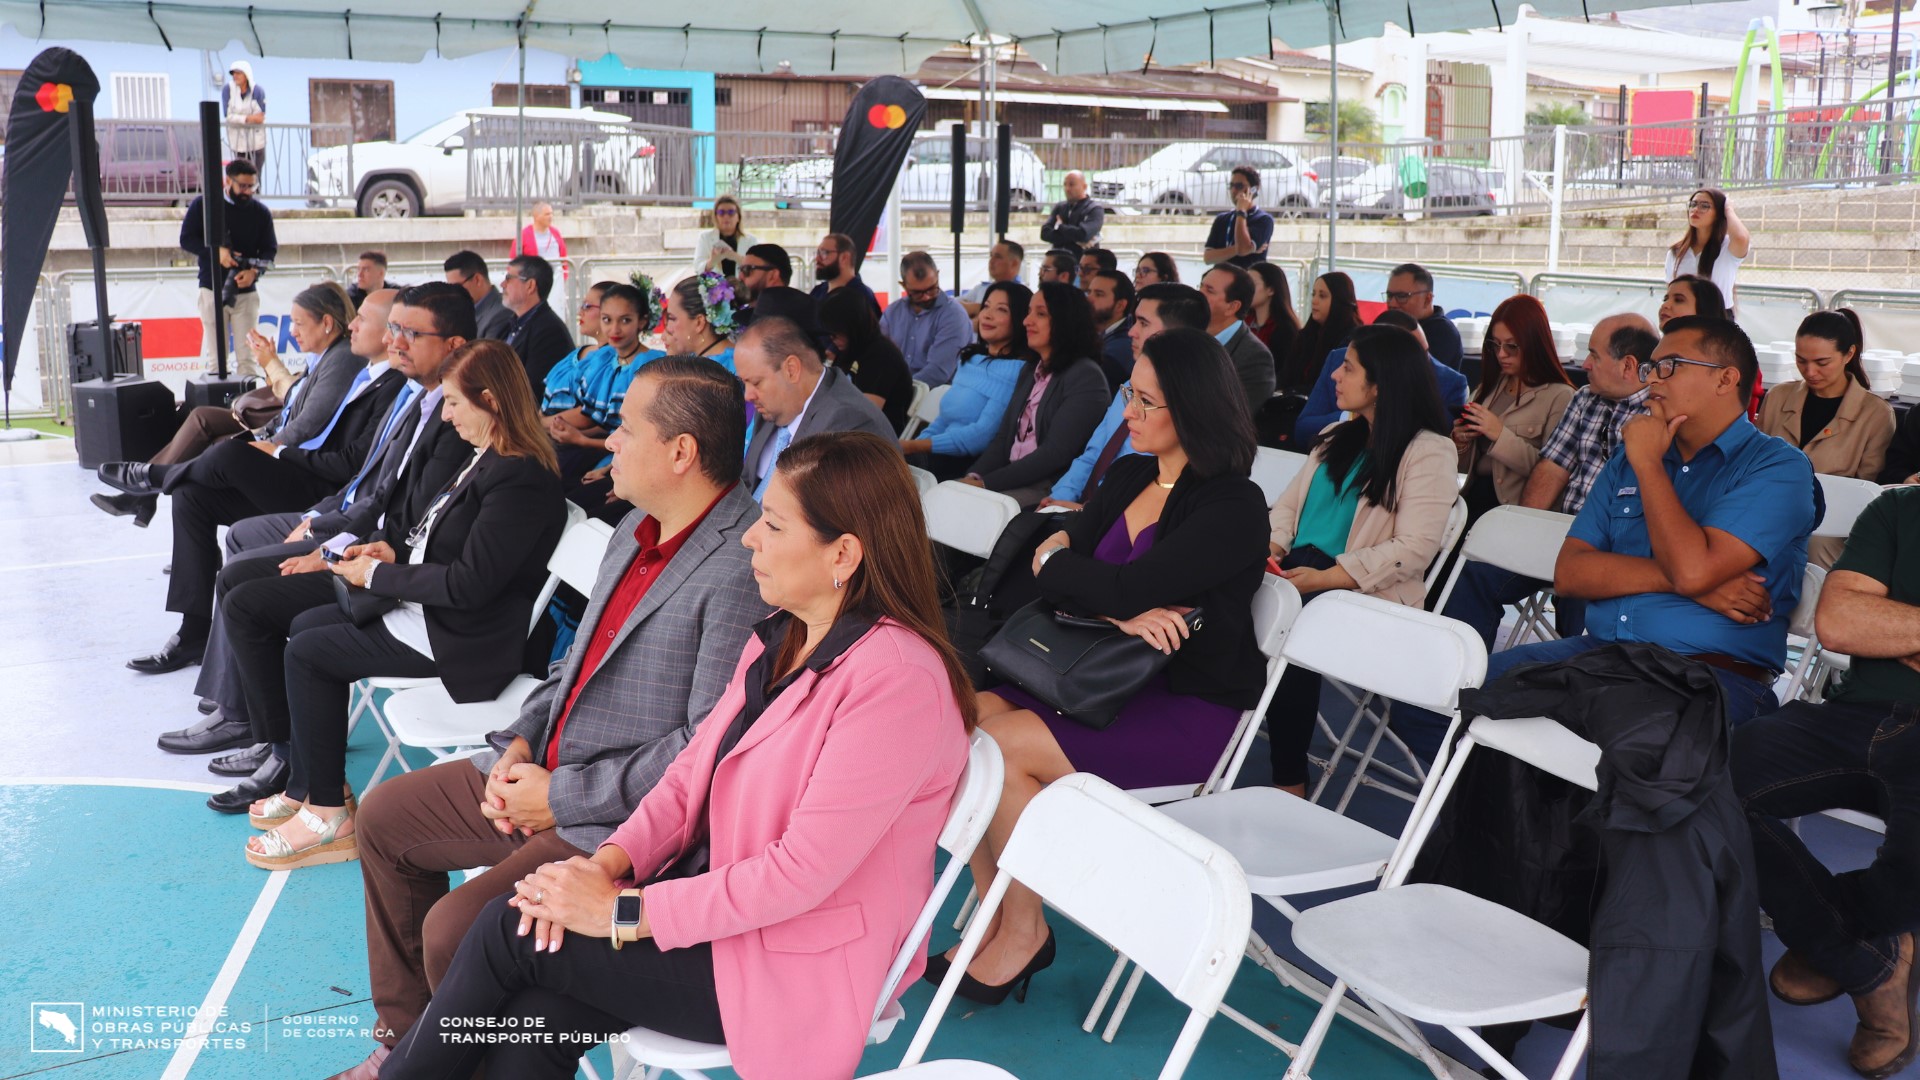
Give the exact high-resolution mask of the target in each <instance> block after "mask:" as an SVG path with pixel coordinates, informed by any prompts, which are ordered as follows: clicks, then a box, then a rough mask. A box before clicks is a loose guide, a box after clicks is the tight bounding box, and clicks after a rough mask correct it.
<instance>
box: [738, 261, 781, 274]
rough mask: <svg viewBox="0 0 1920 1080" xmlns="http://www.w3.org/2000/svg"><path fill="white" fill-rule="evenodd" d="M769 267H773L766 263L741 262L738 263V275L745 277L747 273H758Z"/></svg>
mask: <svg viewBox="0 0 1920 1080" xmlns="http://www.w3.org/2000/svg"><path fill="white" fill-rule="evenodd" d="M771 269H773V267H772V266H770V265H768V264H767V263H750V262H743V263H741V264H740V276H741V277H746V276H747V275H748V274H758V273H760V272H762V271H765V270H771Z"/></svg>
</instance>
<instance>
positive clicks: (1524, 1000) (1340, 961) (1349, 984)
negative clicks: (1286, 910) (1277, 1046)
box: [1286, 716, 1600, 1080]
mask: <svg viewBox="0 0 1920 1080" xmlns="http://www.w3.org/2000/svg"><path fill="white" fill-rule="evenodd" d="M1476 746H1485V747H1489V748H1491V749H1495V750H1500V751H1503V752H1505V753H1507V754H1510V755H1512V756H1514V757H1516V758H1519V759H1520V760H1522V761H1525V762H1527V763H1529V764H1531V765H1533V766H1535V767H1536V768H1539V769H1542V770H1544V771H1546V772H1549V773H1551V774H1553V775H1554V776H1557V777H1559V778H1561V779H1562V780H1565V781H1567V782H1568V783H1573V784H1578V785H1580V786H1582V787H1585V788H1587V789H1589V790H1592V789H1593V788H1595V787H1596V786H1597V785H1598V781H1597V779H1596V776H1595V769H1596V767H1597V766H1598V764H1599V761H1600V749H1599V747H1597V746H1595V745H1594V744H1593V743H1590V742H1588V741H1587V740H1585V739H1582V738H1580V737H1579V736H1578V735H1575V734H1573V733H1572V732H1571V731H1568V730H1567V729H1566V728H1564V727H1562V726H1561V725H1560V724H1559V723H1557V722H1555V721H1553V720H1549V719H1546V718H1543V717H1531V718H1526V719H1514V720H1490V719H1488V718H1487V717H1484V716H1482V717H1476V718H1475V719H1474V720H1473V722H1472V723H1470V724H1468V725H1467V726H1466V731H1465V732H1464V733H1463V734H1462V735H1461V737H1460V740H1459V742H1458V743H1457V744H1456V745H1455V747H1454V749H1453V750H1452V752H1451V753H1450V754H1449V755H1448V756H1447V758H1446V762H1445V764H1444V765H1443V766H1442V767H1441V768H1440V769H1439V770H1438V771H1437V774H1436V776H1437V782H1436V783H1434V784H1432V785H1430V786H1429V788H1428V789H1427V790H1424V791H1423V792H1422V793H1421V798H1420V802H1419V803H1417V804H1416V805H1415V808H1414V814H1413V819H1412V820H1411V821H1409V822H1408V827H1407V831H1406V833H1405V834H1404V835H1403V836H1402V837H1401V839H1400V842H1399V844H1398V845H1397V846H1396V847H1395V849H1394V852H1393V856H1392V858H1391V859H1390V860H1389V861H1388V863H1387V870H1386V877H1385V879H1384V880H1383V881H1382V882H1381V885H1380V888H1378V889H1376V890H1374V891H1372V892H1366V893H1361V894H1359V895H1358V896H1350V897H1345V898H1343V899H1339V900H1334V901H1330V902H1328V903H1325V904H1321V905H1319V906H1318V907H1312V908H1308V909H1307V910H1305V911H1303V912H1301V913H1300V914H1299V915H1297V916H1296V917H1295V918H1294V921H1293V943H1294V946H1295V947H1296V948H1298V949H1299V950H1300V951H1301V952H1302V953H1305V954H1306V955H1307V957H1308V958H1309V959H1311V960H1312V961H1313V962H1314V963H1316V964H1319V965H1320V966H1321V967H1323V968H1325V969H1327V970H1328V971H1329V972H1332V973H1333V976H1334V983H1333V987H1332V989H1331V992H1330V993H1329V994H1328V996H1327V999H1326V1000H1325V1001H1324V1002H1323V1003H1322V1004H1321V1007H1320V1013H1319V1015H1318V1016H1316V1017H1314V1020H1313V1024H1312V1025H1311V1026H1310V1027H1309V1028H1308V1029H1307V1035H1306V1038H1304V1039H1302V1040H1301V1042H1300V1052H1299V1053H1298V1054H1297V1055H1295V1056H1294V1059H1293V1064H1292V1065H1291V1066H1290V1067H1288V1069H1287V1073H1286V1076H1287V1080H1308V1077H1309V1074H1310V1070H1311V1069H1312V1068H1313V1063H1314V1057H1315V1056H1316V1055H1317V1054H1318V1052H1319V1050H1320V1046H1321V1044H1322V1043H1323V1042H1324V1041H1325V1040H1326V1037H1327V1030H1328V1028H1330V1027H1331V1026H1332V1024H1333V1017H1334V1014H1335V1013H1336V1012H1337V1011H1339V1009H1340V1006H1341V1001H1342V999H1343V998H1344V996H1345V994H1346V992H1347V991H1348V990H1351V991H1353V993H1354V995H1355V996H1356V997H1358V998H1359V999H1360V1001H1361V1002H1362V1003H1364V1004H1365V1005H1366V1006H1367V1007H1368V1008H1369V1009H1370V1010H1372V1012H1373V1014H1374V1015H1375V1016H1378V1017H1379V1018H1380V1019H1381V1020H1382V1021H1383V1022H1384V1023H1386V1024H1387V1026H1388V1027H1390V1028H1392V1029H1393V1030H1394V1031H1395V1032H1396V1033H1397V1034H1398V1035H1399V1036H1400V1041H1401V1042H1402V1043H1403V1044H1404V1045H1405V1046H1407V1047H1409V1048H1411V1049H1412V1050H1413V1052H1414V1055H1415V1056H1416V1057H1418V1058H1419V1059H1420V1060H1421V1061H1422V1062H1423V1063H1424V1064H1425V1065H1426V1066H1427V1068H1428V1069H1429V1070H1431V1071H1432V1072H1433V1075H1434V1076H1435V1077H1437V1078H1439V1080H1450V1077H1451V1076H1452V1075H1453V1074H1452V1073H1450V1072H1449V1071H1448V1070H1447V1069H1446V1067H1445V1066H1444V1064H1443V1063H1442V1062H1441V1061H1440V1058H1439V1055H1438V1054H1436V1053H1435V1052H1434V1050H1433V1048H1432V1046H1430V1045H1429V1044H1428V1043H1427V1041H1426V1039H1425V1037H1424V1036H1422V1035H1421V1034H1420V1032H1419V1029H1417V1028H1416V1027H1415V1026H1414V1022H1415V1021H1418V1022H1422V1023H1428V1024H1434V1025H1437V1026H1439V1027H1443V1028H1445V1029H1446V1030H1447V1031H1449V1032H1451V1033H1453V1035H1454V1036H1455V1037H1456V1038H1458V1039H1459V1040H1460V1041H1461V1042H1463V1043H1465V1044H1466V1045H1467V1046H1468V1047H1470V1048H1471V1049H1472V1050H1473V1052H1474V1053H1476V1054H1478V1055H1480V1057H1481V1058H1482V1059H1483V1060H1485V1061H1486V1062H1487V1064H1488V1065H1490V1066H1492V1067H1493V1069H1494V1070H1495V1071H1496V1072H1498V1073H1499V1074H1500V1075H1501V1076H1502V1077H1505V1078H1506V1080H1526V1077H1525V1075H1524V1074H1523V1073H1521V1072H1520V1070H1519V1069H1517V1068H1515V1067H1514V1065H1513V1063H1512V1062H1510V1061H1508V1060H1507V1059H1506V1058H1505V1057H1503V1056H1501V1055H1500V1054H1499V1053H1498V1052H1496V1051H1495V1050H1494V1049H1493V1048H1492V1047H1491V1046H1488V1045H1487V1043H1486V1041H1485V1040H1484V1039H1482V1038H1481V1037H1480V1036H1479V1034H1478V1033H1477V1032H1476V1031H1475V1030H1474V1029H1475V1028H1478V1027H1483V1026H1486V1025H1489V1024H1507V1023H1515V1022H1518V1021H1523V1020H1540V1019H1544V1018H1546V1017H1550V1016H1562V1015H1565V1014H1567V1013H1572V1012H1579V1013H1582V1014H1583V1015H1582V1016H1581V1018H1580V1024H1579V1026H1578V1027H1577V1028H1575V1029H1574V1033H1573V1039H1572V1040H1571V1041H1570V1042H1569V1043H1568V1044H1567V1048H1566V1051H1565V1052H1564V1053H1563V1054H1562V1055H1561V1058H1560V1062H1559V1064H1558V1066H1557V1067H1556V1068H1555V1070H1554V1072H1553V1077H1554V1080H1567V1078H1569V1077H1571V1076H1572V1075H1573V1073H1574V1070H1575V1069H1576V1068H1577V1067H1578V1066H1579V1064H1580V1060H1581V1058H1583V1057H1584V1056H1585V1054H1586V1046H1587V1035H1588V1031H1587V1021H1588V1017H1587V1016H1586V1015H1584V1013H1585V1010H1586V1007H1587V950H1586V949H1584V948H1582V947H1581V946H1580V945H1579V944H1578V943H1576V942H1574V941H1572V940H1570V939H1568V938H1567V937H1566V936H1564V935H1562V934H1560V933H1559V932H1558V931H1555V930H1553V929H1551V928H1549V927H1547V926H1545V925H1543V924H1541V923H1538V922H1535V921H1534V920H1532V919H1529V918H1527V917H1526V916H1524V915H1521V914H1520V913H1518V912H1516V911H1513V910H1511V909H1509V908H1505V907H1502V906H1500V905H1499V904H1496V903H1493V902H1492V901H1489V900H1482V899H1480V898H1479V897H1477V896H1473V895H1471V894H1469V893H1465V892H1462V891H1460V890H1458V889H1454V888H1450V887H1448V886H1445V885H1428V884H1413V885H1409V884H1407V883H1406V876H1407V872H1408V870H1409V869H1410V868H1411V867H1412V866H1413V863H1414V860H1415V859H1416V858H1417V857H1418V856H1419V854H1420V848H1421V846H1422V845H1423V844H1425V842H1426V839H1427V836H1428V834H1429V833H1430V832H1431V831H1432V829H1433V824H1434V820H1435V817H1436V815H1437V814H1438V813H1439V812H1440V809H1441V807H1443V806H1444V805H1445V804H1446V801H1447V797H1448V796H1449V795H1450V794H1452V792H1453V789H1454V786H1455V784H1456V783H1457V782H1458V780H1459V778H1460V770H1461V768H1462V766H1464V765H1465V764H1466V761H1467V758H1468V757H1470V756H1471V754H1472V751H1473V748H1474V747H1476Z"/></svg>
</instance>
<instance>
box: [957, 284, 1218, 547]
mask: <svg viewBox="0 0 1920 1080" xmlns="http://www.w3.org/2000/svg"><path fill="white" fill-rule="evenodd" d="M1026 331H1027V345H1028V347H1029V348H1030V349H1032V351H1033V352H1034V353H1035V354H1036V355H1037V356H1038V359H1036V360H1032V361H1029V362H1028V363H1027V366H1026V368H1025V369H1024V370H1023V371H1021V372H1020V381H1019V382H1018V383H1016V384H1015V385H1014V388H1013V398H1012V400H1010V401H1008V402H1007V411H1006V415H1005V416H1003V417H1001V419H1000V430H999V432H998V433H996V434H995V435H994V437H993V441H992V442H990V443H988V444H987V448H986V449H985V450H984V451H982V452H981V454H980V457H979V459H978V460H976V461H975V462H974V463H973V468H972V469H971V470H970V471H969V472H968V473H967V477H966V483H969V484H973V485H975V486H977V487H984V488H986V489H987V490H989V491H999V492H1004V493H1005V494H1008V495H1011V496H1013V498H1014V499H1015V500H1016V501H1018V502H1019V503H1020V506H1021V507H1022V508H1023V509H1031V508H1033V507H1034V506H1036V505H1038V504H1039V502H1040V500H1041V499H1043V498H1045V497H1046V495H1047V492H1048V491H1050V490H1051V489H1052V488H1053V482H1054V481H1055V480H1058V479H1060V476H1061V474H1062V473H1065V472H1066V471H1067V466H1069V465H1071V464H1073V459H1074V458H1076V457H1079V456H1080V451H1081V450H1083V449H1085V448H1086V445H1087V439H1088V438H1089V437H1090V436H1092V435H1093V429H1094V428H1096V427H1099V426H1100V418H1101V417H1103V416H1105V415H1106V412H1107V404H1108V402H1109V401H1111V400H1112V393H1113V391H1112V388H1110V387H1109V386H1107V377H1106V376H1105V375H1103V374H1101V372H1100V363H1099V358H1100V335H1099V332H1098V330H1096V329H1095V327H1094V325H1093V308H1092V306H1091V305H1089V304H1088V303H1087V298H1086V296H1085V294H1083V293H1081V291H1080V290H1079V289H1076V288H1074V287H1073V286H1071V285H1063V284H1060V283H1058V282H1048V283H1047V284H1044V285H1042V286H1040V288H1038V289H1037V290H1035V291H1034V294H1033V301H1032V303H1031V304H1030V305H1029V306H1028V308H1027V318H1026ZM1043 380H1044V384H1043V383H1042V381H1043ZM1243 396H1244V395H1243Z"/></svg>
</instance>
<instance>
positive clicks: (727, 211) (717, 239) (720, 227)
mask: <svg viewBox="0 0 1920 1080" xmlns="http://www.w3.org/2000/svg"><path fill="white" fill-rule="evenodd" d="M710 213H711V215H712V220H713V227H712V228H710V229H708V230H706V231H705V232H703V233H701V234H700V239H698V240H696V241H694V245H693V257H694V258H695V259H696V260H698V261H696V262H695V263H694V266H693V272H694V273H696V274H698V273H701V272H702V271H706V270H712V271H715V272H717V273H718V274H719V275H720V276H721V277H723V278H726V279H727V280H728V281H732V280H734V278H735V277H737V276H738V273H739V268H740V256H741V255H742V254H744V253H745V252H746V250H747V249H748V248H750V247H752V246H754V245H755V244H758V243H759V242H760V240H759V238H758V237H756V236H754V235H753V234H752V233H750V232H748V231H747V229H746V217H745V215H743V214H742V213H741V212H740V200H739V199H736V198H734V197H733V195H732V194H731V193H728V194H726V195H722V196H720V197H719V198H717V199H715V200H713V210H712V211H711V212H710Z"/></svg>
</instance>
